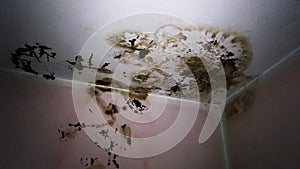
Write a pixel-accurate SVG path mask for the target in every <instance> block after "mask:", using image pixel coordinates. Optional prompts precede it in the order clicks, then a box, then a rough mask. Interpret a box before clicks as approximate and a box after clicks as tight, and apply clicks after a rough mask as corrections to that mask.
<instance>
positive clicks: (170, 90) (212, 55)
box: [106, 24, 253, 101]
mask: <svg viewBox="0 0 300 169" xmlns="http://www.w3.org/2000/svg"><path fill="white" fill-rule="evenodd" d="M106 40H107V42H108V44H110V45H112V46H113V48H114V51H113V52H111V53H110V54H108V55H107V58H113V59H116V60H117V61H118V62H119V63H120V64H124V65H128V66H129V65H134V66H140V67H143V68H145V69H144V70H142V71H137V72H135V73H132V72H123V74H126V75H127V76H126V77H127V78H128V80H129V81H131V82H132V85H131V86H130V87H129V95H130V97H131V98H136V99H139V100H145V99H146V98H147V96H148V94H149V93H154V94H163V95H169V96H173V97H183V96H184V98H186V99H192V100H193V99H196V95H195V92H199V93H200V96H201V98H202V100H203V101H205V100H206V101H209V100H210V99H209V98H210V93H211V84H210V78H209V74H208V73H213V74H218V72H220V68H221V67H223V68H224V71H225V75H226V85H227V88H228V90H232V89H234V88H236V87H238V86H239V85H240V84H241V82H243V81H246V80H249V79H251V78H253V76H252V75H246V74H245V70H246V69H247V68H248V67H249V65H250V63H251V60H252V52H251V49H250V43H249V42H248V40H247V38H246V37H243V36H242V35H239V34H238V33H235V32H226V31H219V30H213V29H205V28H201V27H197V28H182V27H179V26H176V25H170V24H168V25H163V26H161V27H159V28H158V29H157V30H156V31H155V32H154V33H143V32H141V31H137V30H131V31H128V30H126V31H123V32H119V33H115V34H109V35H108V36H107V38H106ZM203 60H205V62H206V63H208V65H209V66H210V67H208V68H207V67H205V66H204V64H203ZM124 77H125V76H124ZM149 79H150V80H149ZM151 80H152V81H151ZM149 84H151V85H149ZM182 85H184V87H183V86H182ZM145 86H147V88H145ZM155 86H159V87H157V88H155ZM197 88H198V91H197ZM137 89H138V90H137ZM137 94H139V96H136V95H137ZM203 97H204V98H205V97H206V99H203Z"/></svg>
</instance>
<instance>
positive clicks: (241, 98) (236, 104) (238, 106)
mask: <svg viewBox="0 0 300 169" xmlns="http://www.w3.org/2000/svg"><path fill="white" fill-rule="evenodd" d="M254 98H255V87H251V88H249V89H245V90H244V91H242V92H241V93H239V94H238V95H237V96H235V97H234V98H233V99H232V100H231V101H229V102H228V103H227V104H226V106H225V110H224V113H225V116H226V118H227V119H228V120H230V119H233V118H236V117H239V116H241V115H243V114H244V113H245V112H247V111H248V110H249V108H250V107H251V105H252V103H253V102H254Z"/></svg>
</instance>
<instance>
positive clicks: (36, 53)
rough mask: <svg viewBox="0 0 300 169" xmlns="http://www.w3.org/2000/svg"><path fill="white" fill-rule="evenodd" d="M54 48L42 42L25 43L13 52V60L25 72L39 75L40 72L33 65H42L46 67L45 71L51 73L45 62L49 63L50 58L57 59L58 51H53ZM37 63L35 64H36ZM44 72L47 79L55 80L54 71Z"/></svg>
mask: <svg viewBox="0 0 300 169" xmlns="http://www.w3.org/2000/svg"><path fill="white" fill-rule="evenodd" d="M51 50H52V48H51V47H49V46H46V45H42V44H40V43H35V44H34V45H29V44H25V45H24V47H19V48H17V49H16V50H15V51H14V52H13V53H11V59H10V60H11V61H12V63H13V64H14V65H15V67H16V68H17V69H22V70H23V71H25V72H28V73H31V74H34V75H39V74H40V72H38V70H36V69H35V68H33V67H37V66H38V65H41V66H43V67H45V69H46V70H45V71H46V72H48V73H49V71H48V68H47V66H46V65H45V63H49V62H50V59H55V56H56V53H55V52H51ZM34 64H35V65H34ZM41 74H43V76H42V77H44V78H45V79H47V80H54V79H55V77H54V73H50V74H45V73H41Z"/></svg>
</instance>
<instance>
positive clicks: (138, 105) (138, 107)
mask: <svg viewBox="0 0 300 169" xmlns="http://www.w3.org/2000/svg"><path fill="white" fill-rule="evenodd" d="M126 104H127V105H128V107H129V108H130V109H131V110H132V111H133V112H134V113H136V114H143V111H146V110H148V108H147V106H146V105H144V104H143V103H142V102H141V101H139V100H137V99H126ZM125 108H126V107H125Z"/></svg>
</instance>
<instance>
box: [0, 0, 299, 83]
mask: <svg viewBox="0 0 300 169" xmlns="http://www.w3.org/2000/svg"><path fill="white" fill-rule="evenodd" d="M129 2H130V3H129ZM144 12H159V13H165V14H170V15H174V16H177V17H180V18H183V19H186V20H187V21H190V22H191V23H193V24H194V25H202V26H203V25H204V26H209V27H216V28H218V29H221V30H223V29H227V30H235V31H238V32H240V33H241V34H244V35H245V36H247V37H249V38H250V42H251V44H252V49H253V52H254V60H253V63H252V66H251V68H250V69H249V72H251V73H254V74H258V73H261V72H263V71H264V70H266V69H267V68H269V67H270V66H272V65H273V64H274V63H276V62H277V61H279V60H280V59H281V58H283V57H284V56H286V55H287V54H289V53H290V52H291V51H293V50H294V49H296V48H297V47H298V46H299V44H300V1H298V0H285V1H282V0H264V1H261V0H243V1H240V0H227V1H222V0H206V1H205V0H184V1H182V0H181V1H179V0H163V1H162V0H160V1H156V0H143V1H140V0H131V1H121V0H120V1H117V0H101V1H100V0H84V1H83V0H82V1H65V0H51V1H46V0H39V1H38V0H23V1H19V0H2V1H1V5H0V14H1V15H0V16H1V17H0V24H1V28H0V29H1V31H0V34H1V38H0V44H1V48H0V53H1V59H0V67H1V68H3V69H12V68H14V65H13V64H12V63H11V62H10V57H11V56H10V53H11V52H12V51H13V50H14V49H16V48H18V47H20V46H23V45H24V44H25V43H29V44H30V43H31V44H32V43H35V42H37V41H40V42H42V43H44V44H47V45H48V46H51V47H53V49H54V50H55V51H56V52H57V54H58V55H57V60H56V61H58V62H59V64H58V65H53V66H54V67H52V68H53V69H55V73H56V75H57V76H58V77H61V78H67V79H71V78H72V72H71V71H70V70H68V69H67V68H66V66H67V65H66V62H65V61H66V60H72V59H74V57H75V56H76V55H77V54H78V53H79V52H80V50H81V48H82V46H83V45H84V43H85V42H86V40H87V39H88V38H89V37H90V36H91V35H92V34H93V33H94V32H95V31H96V30H97V29H99V28H100V27H102V26H104V25H105V24H107V23H109V22H111V21H112V20H115V19H118V18H120V17H124V16H127V15H132V14H137V13H144Z"/></svg>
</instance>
